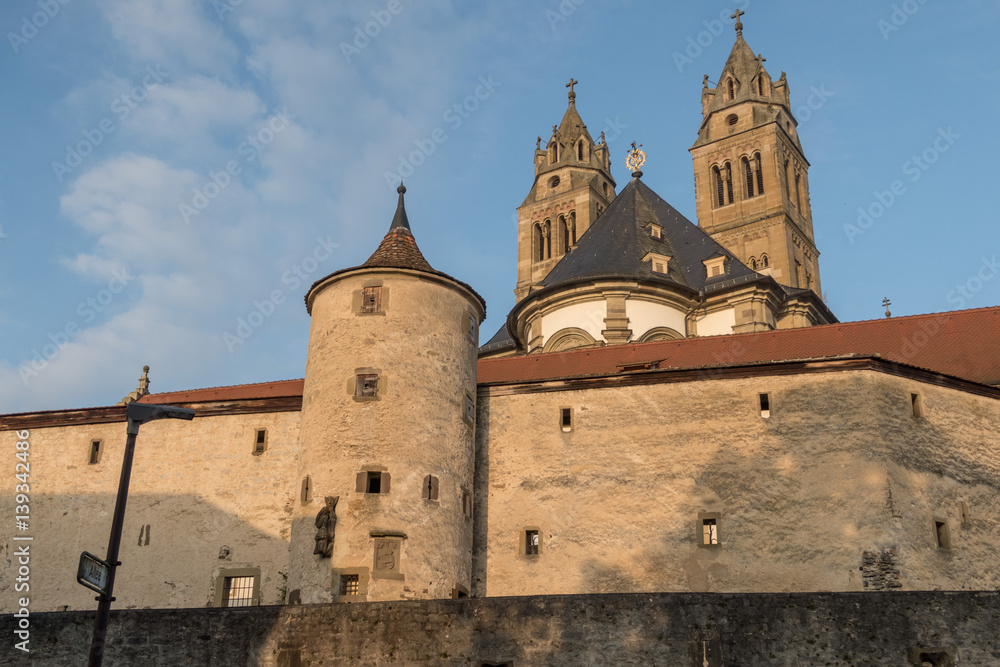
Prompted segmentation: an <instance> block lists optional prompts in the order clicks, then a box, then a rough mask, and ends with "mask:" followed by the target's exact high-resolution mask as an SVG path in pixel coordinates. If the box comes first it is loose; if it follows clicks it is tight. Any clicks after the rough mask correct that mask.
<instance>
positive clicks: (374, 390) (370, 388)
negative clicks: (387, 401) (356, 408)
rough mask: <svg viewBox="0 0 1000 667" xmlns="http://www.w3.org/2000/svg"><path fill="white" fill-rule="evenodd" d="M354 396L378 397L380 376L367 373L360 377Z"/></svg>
mask: <svg viewBox="0 0 1000 667" xmlns="http://www.w3.org/2000/svg"><path fill="white" fill-rule="evenodd" d="M354 395H355V396H359V397H362V398H375V397H376V396H378V375H375V374H371V373H365V374H360V375H358V378H357V384H356V385H355V389H354Z"/></svg>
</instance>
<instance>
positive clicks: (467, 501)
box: [462, 489, 472, 519]
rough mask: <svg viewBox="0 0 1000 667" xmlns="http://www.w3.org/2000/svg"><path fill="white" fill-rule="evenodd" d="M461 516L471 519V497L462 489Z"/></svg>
mask: <svg viewBox="0 0 1000 667" xmlns="http://www.w3.org/2000/svg"><path fill="white" fill-rule="evenodd" d="M462 514H464V515H465V517H466V518H469V519H471V518H472V496H470V495H469V492H468V491H466V490H465V489H462Z"/></svg>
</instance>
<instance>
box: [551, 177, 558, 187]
mask: <svg viewBox="0 0 1000 667" xmlns="http://www.w3.org/2000/svg"><path fill="white" fill-rule="evenodd" d="M549 187H550V188H555V187H559V177H558V176H553V177H552V178H550V179H549Z"/></svg>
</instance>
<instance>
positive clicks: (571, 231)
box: [569, 211, 576, 245]
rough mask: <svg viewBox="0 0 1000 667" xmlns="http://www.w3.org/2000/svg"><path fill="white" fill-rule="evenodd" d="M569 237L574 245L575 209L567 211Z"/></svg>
mask: <svg viewBox="0 0 1000 667" xmlns="http://www.w3.org/2000/svg"><path fill="white" fill-rule="evenodd" d="M569 237H570V239H571V240H572V241H573V245H576V211H570V212H569Z"/></svg>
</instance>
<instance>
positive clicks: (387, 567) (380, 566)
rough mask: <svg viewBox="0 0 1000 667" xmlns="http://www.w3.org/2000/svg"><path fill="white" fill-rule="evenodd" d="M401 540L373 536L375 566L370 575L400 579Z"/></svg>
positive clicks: (401, 576)
mask: <svg viewBox="0 0 1000 667" xmlns="http://www.w3.org/2000/svg"><path fill="white" fill-rule="evenodd" d="M401 547H402V540H400V539H397V538H389V537H377V538H375V567H373V568H372V576H373V577H376V578H379V579H402V578H403V575H402V574H401V573H400V571H399V554H400V550H401Z"/></svg>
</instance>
